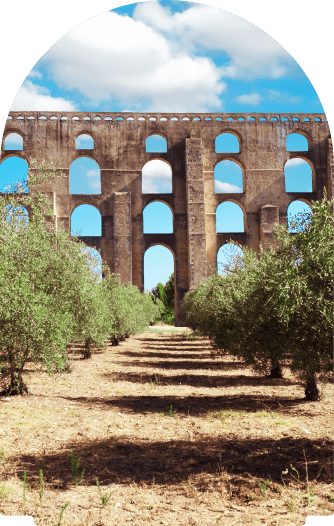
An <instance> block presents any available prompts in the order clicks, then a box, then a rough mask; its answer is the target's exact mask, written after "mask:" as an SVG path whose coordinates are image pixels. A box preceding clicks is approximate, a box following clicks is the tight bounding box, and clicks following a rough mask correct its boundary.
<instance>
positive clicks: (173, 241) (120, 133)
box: [0, 112, 334, 324]
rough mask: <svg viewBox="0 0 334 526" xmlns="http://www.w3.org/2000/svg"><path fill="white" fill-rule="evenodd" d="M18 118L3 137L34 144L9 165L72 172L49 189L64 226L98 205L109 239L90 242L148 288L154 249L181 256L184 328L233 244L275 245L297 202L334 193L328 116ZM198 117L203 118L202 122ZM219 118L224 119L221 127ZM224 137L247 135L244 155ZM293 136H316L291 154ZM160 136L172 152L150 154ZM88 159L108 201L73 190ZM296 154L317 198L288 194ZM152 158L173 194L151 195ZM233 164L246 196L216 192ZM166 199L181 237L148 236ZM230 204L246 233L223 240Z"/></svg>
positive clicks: (125, 277)
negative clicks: (192, 302)
mask: <svg viewBox="0 0 334 526" xmlns="http://www.w3.org/2000/svg"><path fill="white" fill-rule="evenodd" d="M10 117H12V119H11V120H7V122H6V127H5V131H4V136H3V139H4V138H5V137H6V136H7V135H8V134H9V133H12V132H14V133H19V134H20V135H21V136H22V137H23V144H24V147H23V151H13V150H11V151H5V150H4V147H3V142H2V149H1V159H0V160H1V161H2V160H3V159H5V158H6V157H8V156H10V155H17V156H19V157H22V158H24V159H25V160H26V161H27V162H28V164H29V163H30V161H31V160H32V159H37V161H38V162H39V163H40V162H41V161H42V160H46V161H51V160H53V161H54V162H55V164H56V165H57V167H59V168H60V169H61V170H62V171H63V172H65V173H66V174H67V177H66V178H64V179H62V180H59V181H54V182H51V183H49V184H48V185H46V186H44V188H43V190H44V191H48V192H51V193H52V196H53V203H54V212H55V215H56V218H57V224H59V223H60V222H62V223H64V224H65V225H66V226H67V227H68V228H69V227H70V218H71V214H72V212H73V210H74V209H75V208H76V207H77V206H78V205H81V204H91V205H93V206H95V207H96V208H97V209H98V210H99V211H100V213H101V216H102V236H101V237H94V238H83V240H84V241H85V242H86V243H87V244H88V245H89V246H92V247H95V248H97V250H99V252H100V253H101V256H102V258H103V259H104V260H105V261H106V262H107V263H108V265H109V267H110V269H111V270H112V271H113V272H118V273H119V274H120V276H121V279H122V281H123V282H127V281H130V282H132V283H133V284H134V285H137V286H138V287H139V289H140V290H143V285H144V279H143V259H144V253H145V251H146V250H147V249H148V248H149V247H150V246H152V245H154V244H162V245H165V246H166V247H168V248H170V249H171V250H172V251H173V254H174V261H175V293H176V294H175V296H176V323H177V324H182V322H183V317H182V312H181V302H182V299H183V296H184V294H185V292H186V291H188V290H189V289H192V288H194V287H196V286H197V285H198V284H199V283H200V282H201V281H202V280H203V279H204V278H205V277H206V276H207V275H209V274H210V273H212V272H213V270H214V269H215V268H216V259H217V251H218V249H219V247H220V246H221V245H223V244H224V243H227V242H228V241H229V240H230V239H233V240H235V241H238V242H240V243H241V244H243V245H247V246H248V247H251V248H253V249H254V250H258V249H259V246H260V243H262V244H263V245H264V246H266V245H267V243H268V242H270V241H271V240H272V232H273V229H274V225H275V223H276V222H277V221H279V222H280V223H285V222H286V220H287V208H288V206H289V204H290V203H291V202H292V201H294V200H295V199H302V200H304V201H306V202H307V203H309V202H310V201H311V200H317V199H321V198H322V197H323V187H324V186H325V187H326V188H327V191H328V194H329V196H331V195H333V190H334V187H333V180H334V179H333V153H332V144H331V140H330V132H329V126H328V123H327V121H326V120H325V115H324V114H293V115H291V114H288V115H279V114H247V115H245V114H244V115H241V114H162V113H161V114H160V113H155V114H140V113H138V114H135V113H121V114H119V113H103V112H101V113H70V112H65V113H61V112H58V113H51V112H49V113H47V112H44V113H43V112H11V113H10ZM18 117H20V118H18ZM29 117H31V118H30V119H29ZM32 117H33V118H32ZM41 117H42V118H41ZM73 117H77V118H78V119H77V120H72V118H73ZM98 117H99V118H100V119H99V120H96V118H98ZM117 117H122V119H123V120H116V119H117ZM195 117H199V118H200V121H194V120H193V119H194V118H195ZM217 117H218V118H221V119H222V120H221V121H217V120H216V119H217ZM106 118H108V120H105V119H106ZM110 118H111V120H110ZM139 118H141V120H139ZM162 118H164V119H165V120H161V119H162ZM172 118H174V119H175V118H176V119H178V120H172ZM184 118H188V119H189V120H183V119H184ZM231 118H232V119H233V120H228V119H231ZM242 118H243V119H244V120H239V119H242ZM250 118H252V119H255V120H249V119H250ZM261 118H265V119H266V120H265V121H264V120H260V119H261ZM272 118H276V119H277V120H276V121H271V119H272ZM304 118H309V119H310V120H309V121H304ZM315 118H317V119H319V120H317V121H315ZM128 119H129V120H128ZM206 119H210V120H206ZM285 119H286V120H285ZM297 119H299V120H297ZM223 132H230V133H234V134H235V135H236V136H237V137H238V138H239V142H240V153H233V154H228V153H215V138H216V137H217V136H218V135H219V134H221V133H223ZM293 132H299V133H301V134H303V135H305V136H306V137H307V138H308V142H309V150H308V151H307V152H287V151H286V137H287V136H288V135H289V134H290V133H293ZM82 133H86V134H89V135H91V136H92V137H93V139H94V150H76V146H75V140H76V138H77V136H78V135H81V134H82ZM155 133H158V134H160V135H162V136H164V137H165V138H166V140H167V145H168V150H167V153H158V154H155V153H146V148H145V140H146V138H147V137H148V136H149V135H152V134H155ZM81 156H86V157H91V158H92V159H94V160H95V161H96V162H97V163H98V164H99V166H100V169H101V194H100V195H96V194H95V195H71V194H70V193H69V169H70V166H71V163H72V162H73V161H74V160H75V159H76V158H78V157H81ZM293 157H302V158H304V159H306V160H308V161H310V163H311V165H312V167H313V168H312V171H313V175H312V179H313V183H312V185H313V188H312V192H310V193H287V192H286V191H285V181H284V164H285V163H286V161H287V160H289V159H291V158H293ZM151 159H161V160H165V161H167V162H168V163H169V164H170V166H171V169H172V173H173V192H172V193H171V194H143V193H142V172H141V171H142V168H143V166H144V164H145V163H146V162H147V161H149V160H151ZM225 159H230V160H234V161H236V162H238V163H239V164H240V166H241V167H242V170H243V188H244V191H243V193H235V194H233V193H228V194H227V193H226V194H215V191H214V167H215V165H216V164H217V163H218V162H219V161H222V160H225ZM157 200H159V201H163V202H165V203H166V204H168V205H169V206H170V207H171V209H172V210H173V215H174V218H173V224H174V231H173V234H143V210H144V208H145V206H146V205H147V204H149V203H150V202H152V201H157ZM227 200H229V201H234V202H236V203H237V204H239V205H240V206H241V208H242V209H243V211H244V217H245V232H244V233H238V234H235V233H231V234H230V233H224V234H217V233H216V222H215V212H216V208H217V206H218V205H219V204H220V203H222V202H223V201H227Z"/></svg>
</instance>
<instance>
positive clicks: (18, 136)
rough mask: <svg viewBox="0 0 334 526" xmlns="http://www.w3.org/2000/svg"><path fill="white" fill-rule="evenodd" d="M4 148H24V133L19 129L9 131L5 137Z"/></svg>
mask: <svg viewBox="0 0 334 526" xmlns="http://www.w3.org/2000/svg"><path fill="white" fill-rule="evenodd" d="M11 136H12V137H11ZM3 148H4V150H5V151H11V150H19V151H22V150H23V134H22V133H21V132H19V131H17V130H15V131H8V132H7V133H6V135H4V138H3Z"/></svg>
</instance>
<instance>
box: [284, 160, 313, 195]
mask: <svg viewBox="0 0 334 526" xmlns="http://www.w3.org/2000/svg"><path fill="white" fill-rule="evenodd" d="M312 168H313V167H312V165H311V163H310V161H308V160H305V159H303V158H302V157H294V158H293V159H289V160H288V161H287V162H286V163H285V165H284V178H285V191H286V192H312V188H313V169H312Z"/></svg>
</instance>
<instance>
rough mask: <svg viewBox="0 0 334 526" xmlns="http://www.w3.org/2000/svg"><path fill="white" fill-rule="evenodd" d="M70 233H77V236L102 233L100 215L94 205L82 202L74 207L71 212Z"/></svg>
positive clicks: (99, 234) (73, 234) (74, 234)
mask: <svg viewBox="0 0 334 526" xmlns="http://www.w3.org/2000/svg"><path fill="white" fill-rule="evenodd" d="M78 232H79V233H78ZM71 235H72V236H76V235H79V237H84V236H86V237H90V236H94V237H95V236H98V237H99V236H101V235H102V216H101V214H100V211H99V209H98V208H97V207H96V206H94V205H92V204H89V203H85V202H82V203H80V204H78V205H76V206H75V207H74V209H73V210H72V212H71Z"/></svg>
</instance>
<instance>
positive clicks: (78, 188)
mask: <svg viewBox="0 0 334 526" xmlns="http://www.w3.org/2000/svg"><path fill="white" fill-rule="evenodd" d="M100 193H101V171H100V167H99V165H98V164H97V162H96V161H94V160H93V159H90V158H89V157H79V158H78V159H75V161H73V163H72V164H71V167H70V194H85V195H89V194H100Z"/></svg>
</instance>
